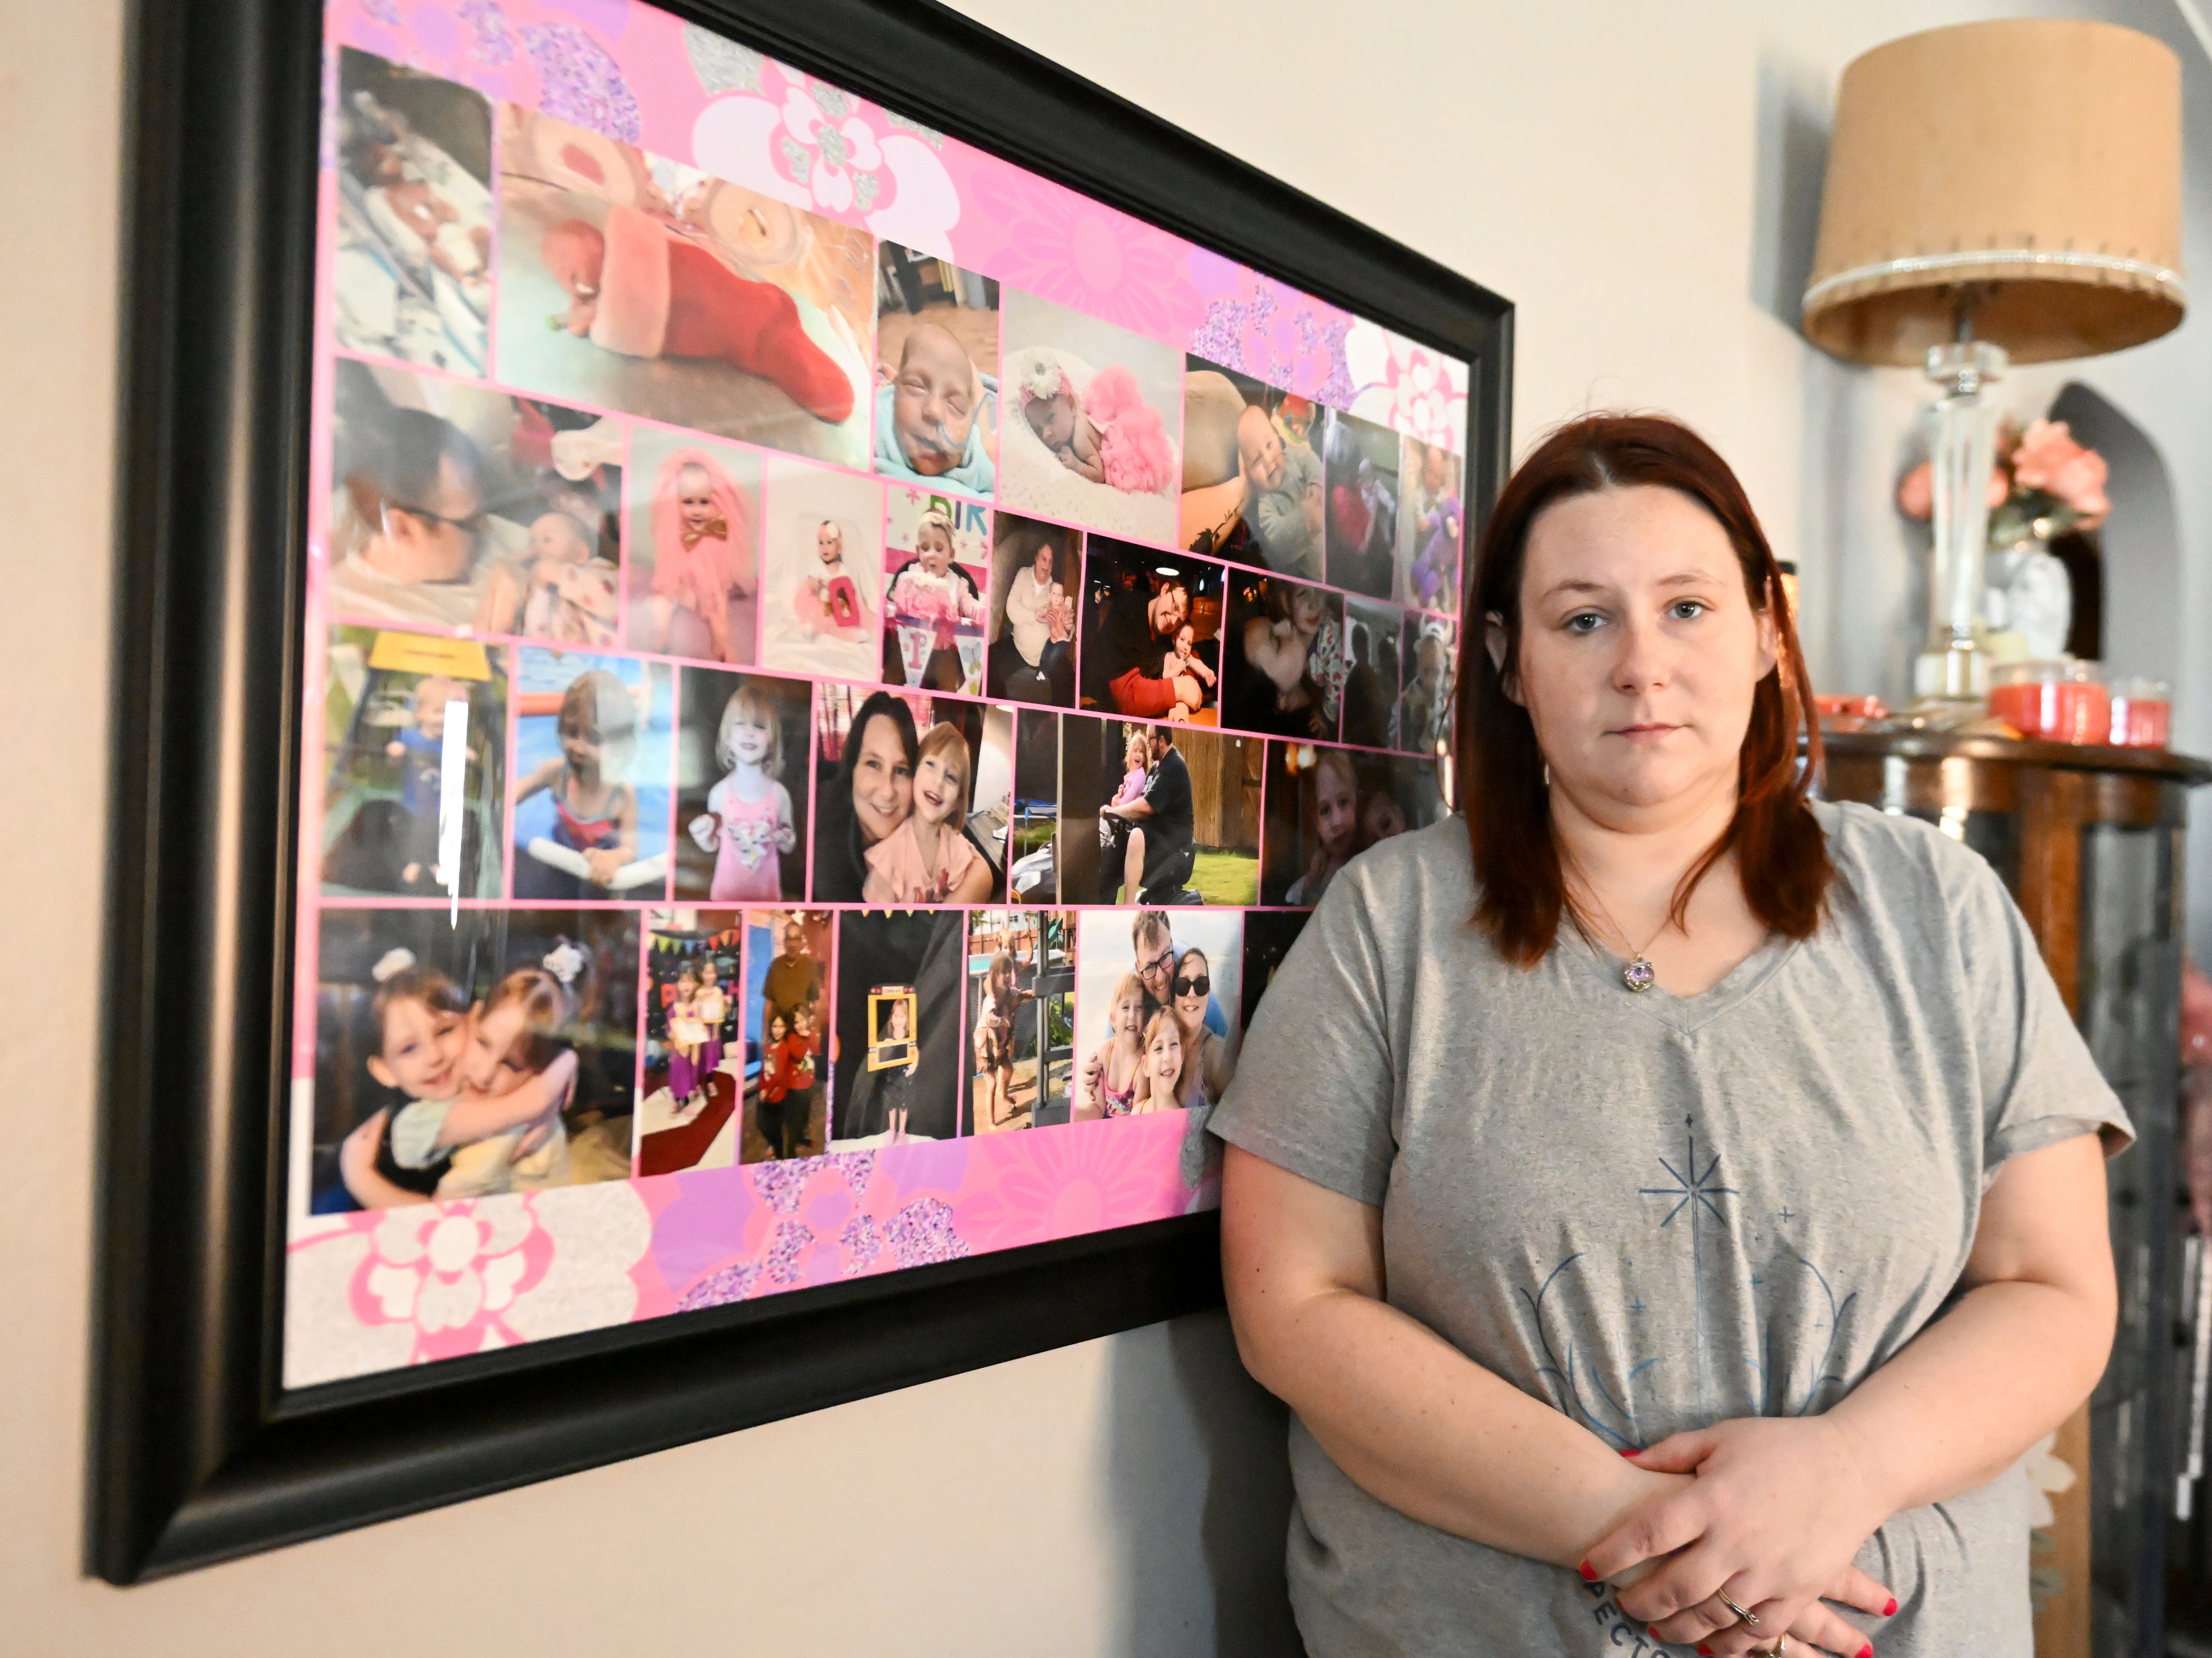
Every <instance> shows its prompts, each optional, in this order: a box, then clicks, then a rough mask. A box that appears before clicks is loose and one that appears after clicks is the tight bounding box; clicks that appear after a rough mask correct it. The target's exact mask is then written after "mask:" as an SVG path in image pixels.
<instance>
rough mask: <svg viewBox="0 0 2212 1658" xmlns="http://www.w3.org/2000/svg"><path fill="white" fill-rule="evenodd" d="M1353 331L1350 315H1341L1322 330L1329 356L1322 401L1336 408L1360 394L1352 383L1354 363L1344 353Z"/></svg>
mask: <svg viewBox="0 0 2212 1658" xmlns="http://www.w3.org/2000/svg"><path fill="white" fill-rule="evenodd" d="M1351 332H1352V319H1350V318H1348V317H1339V318H1338V319H1336V320H1335V321H1334V322H1332V323H1330V324H1329V325H1328V326H1326V327H1325V328H1323V329H1322V331H1321V339H1322V348H1323V349H1324V350H1325V351H1326V353H1327V355H1328V379H1327V380H1324V381H1322V388H1321V401H1322V402H1323V403H1325V404H1328V405H1329V406H1330V407H1331V408H1334V409H1342V408H1345V407H1347V406H1348V405H1349V404H1351V402H1352V398H1354V397H1356V396H1357V395H1358V389H1357V388H1356V387H1355V386H1353V385H1352V365H1351V364H1350V363H1349V362H1348V361H1346V360H1345V355H1344V342H1345V337H1346V335H1348V334H1350V333H1351Z"/></svg>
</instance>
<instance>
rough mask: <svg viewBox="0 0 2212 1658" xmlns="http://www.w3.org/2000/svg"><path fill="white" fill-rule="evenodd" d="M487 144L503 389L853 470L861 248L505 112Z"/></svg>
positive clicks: (858, 445)
mask: <svg viewBox="0 0 2212 1658" xmlns="http://www.w3.org/2000/svg"><path fill="white" fill-rule="evenodd" d="M500 136H501V158H502V166H501V179H500V203H499V210H500V240H499V264H500V273H499V276H500V295H501V303H500V316H499V323H498V328H499V351H500V367H501V374H502V375H503V376H504V377H506V378H507V379H509V380H514V381H516V382H518V383H520V384H522V385H524V386H533V387H538V388H542V389H544V390H546V391H549V392H558V393H559V394H561V395H562V396H566V397H571V398H579V399H581V400H583V401H586V402H589V403H592V404H599V405H601V406H605V407H612V408H617V409H621V410H626V411H628V412H629V413H632V414H637V415H644V416H649V417H651V418H653V419H655V420H661V421H666V422H671V424H675V425H680V426H684V427H688V428H691V429H692V430H694V431H700V432H707V433H711V434H715V435H718V436H722V437H730V438H737V439H741V440H744V441H745V442H748V443H757V444H763V445H766V446H771V447H775V448H779V449H786V450H789V451H791V452H793V453H797V454H801V455H805V456H808V457H810V458H811V459H817V460H827V461H834V462H836V463H837V464H839V465H846V466H851V467H854V468H855V469H856V470H866V468H867V466H868V464H869V459H868V401H867V396H866V393H867V392H868V389H869V387H870V385H871V380H872V375H871V373H870V368H869V358H870V355H871V354H870V353H869V351H868V349H867V347H868V343H869V340H870V337H871V333H872V323H873V298H874V277H875V272H874V254H873V247H872V240H871V239H870V238H869V236H868V235H867V234H866V232H864V231H860V230H855V229H853V228H848V227H847V226H843V225H840V224H837V223H836V222H832V221H829V220H827V219H822V218H818V217H817V216H814V215H812V214H809V213H805V212H801V211H799V210H797V209H794V208H793V207H791V206H789V205H787V203H781V202H778V201H775V200H772V199H771V198H769V197H764V196H760V195H757V194H756V193H755V192H753V191H748V190H745V189H743V188H741V187H740V186H738V185H732V184H729V183H726V182H725V181H724V180H721V179H713V178H709V177H708V175H707V174H705V173H700V172H698V171H697V170H696V169H694V168H691V167H682V166H678V164H676V163H675V162H672V161H666V160H664V159H663V158H661V157H659V156H650V155H645V154H644V153H643V152H641V151H640V150H637V149H634V148H632V147H631V146H629V145H627V144H623V143H617V141H615V140H613V139H611V138H608V137H605V136H604V135H602V134H599V133H595V132H588V131H584V130H583V129H581V128H578V127H572V126H570V125H568V124H567V123H565V122H562V121H556V120H553V119H551V118H549V117H546V116H544V115H540V114H537V113H535V112H530V111H526V110H522V109H519V108H516V107H514V106H507V108H506V109H504V111H503V112H502V122H501V135H500Z"/></svg>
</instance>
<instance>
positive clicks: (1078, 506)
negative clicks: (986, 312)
mask: <svg viewBox="0 0 2212 1658" xmlns="http://www.w3.org/2000/svg"><path fill="white" fill-rule="evenodd" d="M1000 314H1001V316H1002V317H1003V318H1004V325H1003V352H1004V364H1003V367H1002V368H1001V371H1000V397H999V405H1000V418H999V426H1000V435H999V505H1000V506H1001V507H1006V508H1008V509H1010V510H1012V511H1016V512H1021V513H1036V514H1037V515H1038V516H1039V517H1042V518H1048V519H1057V520H1059V521H1060V522H1061V523H1063V524H1077V525H1082V526H1084V527H1085V528H1086V529H1094V530H1102V531H1105V532H1106V533H1107V534H1109V535H1115V536H1121V537H1125V538H1127V539H1128V540H1132V541H1144V542H1150V543H1152V544H1156V545H1167V544H1170V543H1171V542H1172V540H1173V537H1174V536H1175V533H1176V515H1177V512H1178V503H1179V501H1180V500H1181V490H1182V354H1181V353H1180V352H1178V351H1176V349H1173V348H1172V347H1170V346H1165V345H1163V344H1161V343H1158V341H1156V340H1148V339H1146V338H1144V337H1141V336H1139V335H1136V334H1133V333H1130V332H1128V331H1127V330H1125V329H1121V328H1116V327H1115V326H1114V325H1111V324H1110V323H1105V322H1101V321H1100V320H1099V319H1097V318H1095V317H1088V316H1085V315H1083V314H1082V313H1079V312H1075V311H1071V310H1069V309H1067V308H1066V307H1062V306H1058V305H1054V304H1053V303H1052V302H1050V301H1046V300H1041V299H1038V298H1036V296H1035V295H1029V294H1023V293H1020V292H1018V291H1017V290H1015V289H1012V288H1008V289H1006V290H1005V291H1004V293H1003V294H1002V295H1001V312H1000Z"/></svg>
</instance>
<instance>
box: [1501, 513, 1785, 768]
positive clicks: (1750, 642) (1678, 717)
mask: <svg viewBox="0 0 2212 1658" xmlns="http://www.w3.org/2000/svg"><path fill="white" fill-rule="evenodd" d="M1492 637H1493V640H1498V639H1499V637H1500V635H1499V634H1498V630H1495V629H1493V635H1492ZM1775 657H1776V636H1775V630H1774V625H1773V621H1772V613H1771V611H1769V612H1766V613H1765V614H1761V613H1759V612H1758V611H1754V610H1753V609H1752V608H1751V603H1750V600H1749V598H1747V595H1746V594H1745V592H1744V584H1743V567H1742V566H1741V564H1740V563H1739V562H1737V559H1736V555H1735V548H1734V547H1733V546H1732V545H1731V544H1730V543H1729V537H1728V532H1727V531H1725V530H1723V529H1722V528H1721V525H1720V523H1719V520H1717V519H1715V518H1714V517H1713V516H1712V515H1711V513H1708V512H1706V511H1705V508H1704V507H1701V506H1699V504H1698V503H1697V502H1696V501H1692V500H1691V499H1690V497H1689V496H1687V495H1682V494H1680V492H1679V491H1676V490H1674V489H1662V488H1659V487H1656V486H1652V485H1643V486H1639V487H1637V488H1634V489H1606V490H1601V491H1599V492H1597V493H1595V494H1593V495H1577V496H1574V497H1572V498H1571V499H1569V500H1566V501H1560V502H1559V503H1558V504H1557V505H1555V506H1553V507H1547V508H1546V509H1545V511H1544V512H1543V513H1541V514H1539V515H1538V517H1537V519H1536V521H1535V523H1534V524H1533V525H1530V526H1529V531H1528V556H1527V563H1526V568H1524V570H1523V572H1522V580H1521V654H1520V662H1519V664H1518V668H1519V671H1518V673H1517V675H1516V676H1514V682H1513V683H1512V684H1511V686H1510V694H1511V695H1513V697H1514V700H1515V701H1517V702H1519V703H1521V704H1522V706H1523V707H1524V708H1527V709H1528V718H1529V720H1530V722H1531V723H1532V724H1533V725H1534V727H1535V732H1536V743H1537V746H1538V747H1539V748H1540V749H1541V750H1542V751H1543V756H1544V759H1545V762H1546V763H1547V764H1548V765H1549V766H1550V767H1551V768H1552V777H1553V782H1554V783H1555V784H1564V785H1565V788H1566V789H1567V791H1568V793H1569V794H1570V796H1571V798H1572V799H1574V801H1575V802H1576V804H1577V805H1578V806H1580V807H1582V808H1583V810H1584V811H1604V810H1605V809H1606V806H1607V805H1612V806H1613V807H1615V808H1626V809H1632V810H1649V809H1651V808H1655V807H1661V808H1663V807H1667V806H1670V805H1680V806H1682V807H1684V808H1685V809H1688V810H1694V809H1696V808H1699V807H1702V806H1704V805H1705V804H1706V803H1707V802H1708V801H1710V800H1711V799H1713V798H1715V797H1716V796H1717V795H1726V796H1728V797H1730V798H1733V796H1734V793H1735V786H1736V767H1737V756H1738V755H1739V754H1740V753H1741V750H1742V748H1743V738H1744V732H1746V731H1747V729H1748V728H1749V726H1750V724H1751V708H1752V695H1753V691H1754V690H1755V689H1757V687H1758V684H1759V681H1760V680H1761V679H1763V678H1764V677H1765V676H1766V675H1767V674H1769V673H1771V672H1772V671H1773V669H1774V663H1775Z"/></svg>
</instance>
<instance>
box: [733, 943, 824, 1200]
mask: <svg viewBox="0 0 2212 1658" xmlns="http://www.w3.org/2000/svg"><path fill="white" fill-rule="evenodd" d="M835 950H836V921H835V918H834V917H833V916H832V915H831V914H830V912H829V911H828V910H826V909H808V910H799V909H774V910H758V909H756V910H748V911H746V912H745V981H744V984H745V989H744V1019H745V1075H746V1079H747V1085H746V1089H745V1126H744V1137H743V1139H742V1140H741V1141H740V1147H739V1157H738V1160H739V1161H740V1162H742V1163H772V1162H780V1161H781V1160H783V1159H785V1158H788V1157H813V1156H814V1155H816V1154H817V1152H819V1151H821V1150H822V1149H823V1147H824V1146H825V1145H828V1144H829V1018H830V1003H829V987H830V985H831V983H832V982H833V981H835V978H836V962H835V960H834V959H833V954H834V951H835Z"/></svg>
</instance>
